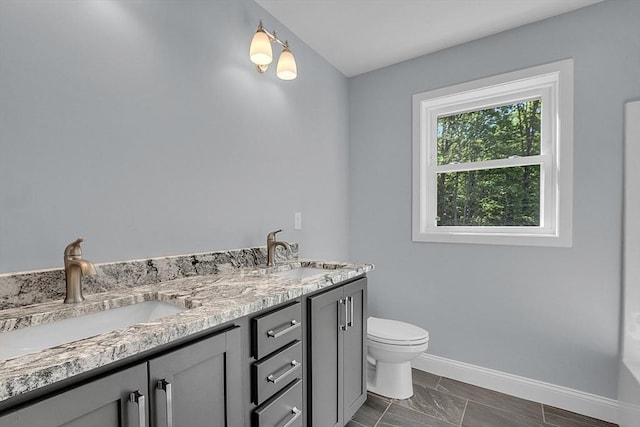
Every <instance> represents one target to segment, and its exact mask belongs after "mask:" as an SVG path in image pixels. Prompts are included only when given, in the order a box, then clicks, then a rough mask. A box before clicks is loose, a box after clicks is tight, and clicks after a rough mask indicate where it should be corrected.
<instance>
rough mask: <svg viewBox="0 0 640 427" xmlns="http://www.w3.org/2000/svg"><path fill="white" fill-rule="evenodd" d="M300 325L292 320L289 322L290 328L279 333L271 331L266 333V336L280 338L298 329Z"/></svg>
mask: <svg viewBox="0 0 640 427" xmlns="http://www.w3.org/2000/svg"><path fill="white" fill-rule="evenodd" d="M300 325H302V323H300V322H298V321H297V320H292V321H291V326H287V327H286V328H284V329H282V330H281V331H278V332H274V331H273V330H271V331H269V332H267V336H268V337H269V338H280V337H281V336H283V335H284V334H287V333H289V332H291V331H293V330H294V329H296V328H299V327H300Z"/></svg>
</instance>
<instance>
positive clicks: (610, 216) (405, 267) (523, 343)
mask: <svg viewBox="0 0 640 427" xmlns="http://www.w3.org/2000/svg"><path fill="white" fill-rule="evenodd" d="M638 22H640V2H637V1H630V0H629V1H627V0H610V1H606V2H604V3H600V4H597V5H594V6H590V7H587V8H584V9H580V10H578V11H575V12H572V13H568V14H565V15H561V16H558V17H554V18H551V19H548V20H544V21H541V22H538V23H534V24H531V25H528V26H525V27H521V28H518V29H514V30H510V31H507V32H504V33H501V34H498V35H495V36H491V37H488V38H485V39H481V40H478V41H475V42H471V43H467V44H464V45H461V46H457V47H454V48H450V49H447V50H443V51H440V52H437V53H434V54H431V55H427V56H424V57H420V58H417V59H414V60H411V61H407V62H404V63H400V64H396V65H393V66H390V67H387V68H384V69H381V70H377V71H374V72H371V73H367V74H363V75H361V76H358V77H355V78H352V79H350V80H349V120H350V159H351V160H350V193H351V194H352V202H351V210H350V215H351V217H350V236H351V242H350V243H351V258H352V259H353V260H356V261H368V262H373V263H375V264H376V270H375V271H374V272H373V273H372V274H371V277H370V292H369V302H370V312H371V314H372V315H378V316H385V317H389V318H395V319H400V320H404V321H408V322H412V323H415V324H417V325H420V326H422V327H424V328H426V329H428V330H429V331H430V334H431V335H430V337H431V338H430V344H429V345H430V347H429V350H428V351H429V352H430V353H432V354H435V355H438V356H442V357H445V358H449V359H453V360H457V361H462V362H467V363H471V364H475V365H479V366H482V367H487V368H492V369H496V370H499V371H503V372H508V373H512V374H515V375H520V376H524V377H527V378H533V379H537V380H541V381H545V382H549V383H552V384H557V385H562V386H566V387H570V388H573V389H578V390H582V391H585V392H590V393H594V394H597V395H601V396H606V397H610V398H615V397H616V386H617V385H616V382H617V376H618V331H619V306H620V288H621V284H620V275H621V266H620V262H621V261H620V260H621V203H622V201H621V198H622V147H623V145H622V141H623V136H622V129H623V127H622V123H623V103H624V101H625V100H629V99H634V98H637V97H638V96H639V95H640V83H639V82H640V26H639V25H638ZM564 58H574V61H575V64H574V65H575V142H574V144H575V145H574V150H575V156H574V161H575V166H574V218H573V235H574V239H573V247H572V248H542V247H516V246H513V247H512V246H491V245H465V244H438V243H412V242H411V95H412V94H414V93H418V92H422V91H426V90H430V89H435V88H440V87H445V86H448V85H452V84H456V83H460V82H465V81H469V80H474V79H478V78H482V77H486V76H491V75H495V74H500V73H504V72H508V71H513V70H517V69H522V68H526V67H529V66H534V65H538V64H544V63H548V62H552V61H556V60H560V59H564Z"/></svg>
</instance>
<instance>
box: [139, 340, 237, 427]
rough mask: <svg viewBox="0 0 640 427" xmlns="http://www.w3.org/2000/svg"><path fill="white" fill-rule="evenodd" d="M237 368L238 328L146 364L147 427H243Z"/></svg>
mask: <svg viewBox="0 0 640 427" xmlns="http://www.w3.org/2000/svg"><path fill="white" fill-rule="evenodd" d="M240 363H241V338H240V328H234V329H231V330H229V331H227V332H222V333H220V334H218V335H214V336H212V337H210V338H206V339H203V340H202V341H198V342H196V343H194V344H191V345H189V346H187V347H184V348H181V349H178V350H175V351H172V352H170V353H168V354H166V355H164V356H160V357H156V358H154V359H151V360H150V361H149V390H150V393H151V395H152V396H153V398H152V399H151V425H152V426H154V427H169V426H173V427H186V426H188V427H237V426H241V425H243V424H244V418H243V412H242V405H241V403H242V392H241V388H242V382H241V372H240ZM169 418H171V421H170V422H168V419H169Z"/></svg>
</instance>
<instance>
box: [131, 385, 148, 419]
mask: <svg viewBox="0 0 640 427" xmlns="http://www.w3.org/2000/svg"><path fill="white" fill-rule="evenodd" d="M129 402H131V403H136V404H137V405H138V427H145V426H146V424H147V423H146V421H145V417H146V409H145V405H144V394H142V393H140V390H136V391H134V392H132V393H129Z"/></svg>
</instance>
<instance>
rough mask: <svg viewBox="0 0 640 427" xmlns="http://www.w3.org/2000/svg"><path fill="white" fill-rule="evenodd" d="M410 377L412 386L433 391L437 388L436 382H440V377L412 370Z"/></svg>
mask: <svg viewBox="0 0 640 427" xmlns="http://www.w3.org/2000/svg"><path fill="white" fill-rule="evenodd" d="M411 376H412V378H413V383H414V384H416V385H421V386H423V387H427V388H433V389H435V388H436V387H437V386H438V381H440V377H439V376H438V375H434V374H432V373H430V372H425V371H419V370H418V369H412V370H411Z"/></svg>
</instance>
